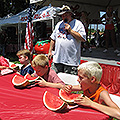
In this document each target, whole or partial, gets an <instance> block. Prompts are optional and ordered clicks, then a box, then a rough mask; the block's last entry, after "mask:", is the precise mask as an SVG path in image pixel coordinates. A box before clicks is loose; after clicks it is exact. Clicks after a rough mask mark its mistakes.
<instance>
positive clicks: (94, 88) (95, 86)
mask: <svg viewBox="0 0 120 120" xmlns="http://www.w3.org/2000/svg"><path fill="white" fill-rule="evenodd" d="M78 76H79V78H78V82H79V83H80V84H79V86H78V85H76V86H70V85H68V86H66V87H65V88H64V89H65V90H66V91H67V92H70V91H71V90H83V93H84V95H85V97H78V98H77V99H76V100H74V103H77V104H78V105H83V106H88V107H91V108H94V109H97V110H99V111H101V112H103V113H105V114H107V115H109V116H112V117H114V118H117V119H120V109H119V107H118V106H117V105H116V104H115V103H114V102H113V101H112V100H111V98H110V96H109V93H108V92H107V90H106V89H105V88H103V87H102V86H101V85H100V84H99V82H100V79H101V76H102V68H101V66H100V65H99V64H98V63H97V62H85V63H82V64H81V65H79V67H78Z"/></svg>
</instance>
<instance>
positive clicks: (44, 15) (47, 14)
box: [0, 6, 56, 26]
mask: <svg viewBox="0 0 120 120" xmlns="http://www.w3.org/2000/svg"><path fill="white" fill-rule="evenodd" d="M55 11H56V8H54V7H51V6H45V7H43V8H41V9H39V10H38V11H37V12H36V13H35V14H34V15H33V18H32V19H33V22H36V21H41V20H49V19H53V16H54V15H55V13H56V12H55ZM27 19H28V9H25V10H23V11H22V12H20V13H18V14H16V15H13V16H10V17H8V18H6V17H5V18H3V19H1V20H0V26H4V25H9V24H18V23H27Z"/></svg>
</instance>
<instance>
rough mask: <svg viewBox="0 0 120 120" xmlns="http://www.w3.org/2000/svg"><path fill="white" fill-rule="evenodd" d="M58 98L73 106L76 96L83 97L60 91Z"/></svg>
mask: <svg viewBox="0 0 120 120" xmlns="http://www.w3.org/2000/svg"><path fill="white" fill-rule="evenodd" d="M59 96H60V98H61V99H62V100H64V101H65V102H67V103H69V104H74V100H75V99H77V97H78V96H83V94H75V93H67V92H66V91H65V90H63V89H60V90H59Z"/></svg>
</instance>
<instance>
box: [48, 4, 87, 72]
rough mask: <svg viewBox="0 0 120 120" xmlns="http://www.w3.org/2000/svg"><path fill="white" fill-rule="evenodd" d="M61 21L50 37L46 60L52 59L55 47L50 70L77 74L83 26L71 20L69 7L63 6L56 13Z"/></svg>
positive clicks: (83, 35) (84, 39)
mask: <svg viewBox="0 0 120 120" xmlns="http://www.w3.org/2000/svg"><path fill="white" fill-rule="evenodd" d="M58 15H60V16H61V17H62V21H60V22H58V23H57V25H56V27H55V30H54V31H53V33H52V35H51V36H50V39H51V42H50V48H49V53H48V58H49V59H51V57H52V50H53V49H54V46H55V53H54V55H53V64H52V65H53V66H52V68H53V69H55V71H56V72H57V73H58V72H65V73H70V74H77V66H78V65H79V62H80V57H81V55H80V54H81V42H85V41H86V33H85V29H84V25H83V24H82V22H80V21H79V20H77V19H73V18H72V15H74V13H73V12H72V11H71V9H70V8H69V6H63V7H62V8H61V11H60V12H59V13H58Z"/></svg>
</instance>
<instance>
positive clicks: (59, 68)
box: [51, 63, 78, 75]
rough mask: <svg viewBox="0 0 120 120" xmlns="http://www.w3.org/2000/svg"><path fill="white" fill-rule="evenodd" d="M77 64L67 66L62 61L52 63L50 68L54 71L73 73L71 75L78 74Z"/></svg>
mask: <svg viewBox="0 0 120 120" xmlns="http://www.w3.org/2000/svg"><path fill="white" fill-rule="evenodd" d="M77 67H78V66H69V65H65V64H62V63H53V64H52V66H51V68H52V69H53V70H54V71H55V72H56V73H59V72H63V73H68V74H73V75H78V70H77Z"/></svg>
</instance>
